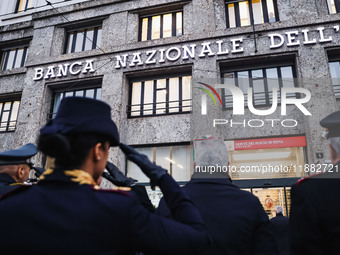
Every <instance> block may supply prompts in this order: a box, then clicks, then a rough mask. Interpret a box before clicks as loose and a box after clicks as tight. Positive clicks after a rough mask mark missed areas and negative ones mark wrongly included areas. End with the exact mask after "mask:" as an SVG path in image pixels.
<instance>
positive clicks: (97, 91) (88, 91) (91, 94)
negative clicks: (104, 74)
mask: <svg viewBox="0 0 340 255" xmlns="http://www.w3.org/2000/svg"><path fill="white" fill-rule="evenodd" d="M101 92H102V89H101V88H100V87H96V88H94V87H92V88H84V89H76V90H64V91H57V92H55V93H54V100H53V107H52V113H51V114H50V116H49V118H54V117H55V116H56V113H57V111H58V108H59V105H60V102H61V100H62V99H63V98H64V97H88V98H93V99H98V100H100V99H101Z"/></svg>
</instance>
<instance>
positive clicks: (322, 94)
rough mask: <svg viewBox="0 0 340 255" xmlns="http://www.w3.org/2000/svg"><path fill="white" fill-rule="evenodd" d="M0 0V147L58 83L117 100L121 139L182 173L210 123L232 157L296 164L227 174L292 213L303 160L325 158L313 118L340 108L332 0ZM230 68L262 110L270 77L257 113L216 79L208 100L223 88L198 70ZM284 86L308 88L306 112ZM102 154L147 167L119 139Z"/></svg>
mask: <svg viewBox="0 0 340 255" xmlns="http://www.w3.org/2000/svg"><path fill="white" fill-rule="evenodd" d="M0 9H1V11H0V15H1V16H0V51H1V70H0V103H1V107H2V108H1V112H0V114H1V115H0V116H1V126H0V132H1V133H0V141H1V143H2V144H3V149H9V148H14V147H18V146H20V145H22V144H25V143H28V142H35V141H36V137H37V134H38V131H39V128H40V127H41V126H42V125H44V124H45V123H46V121H47V120H48V119H49V118H53V114H54V113H55V111H56V109H57V107H58V104H59V102H60V99H61V98H62V97H64V96H88V97H94V98H98V99H101V100H103V101H105V102H107V103H108V104H110V105H111V107H112V109H113V113H112V114H113V115H112V117H113V119H114V120H115V122H116V123H117V126H118V128H119V130H120V134H121V140H122V141H123V142H125V143H127V144H130V145H133V146H135V147H136V148H138V150H140V151H141V152H143V153H145V154H147V155H148V156H149V157H150V158H151V159H152V160H154V161H155V162H156V163H157V164H160V165H162V166H164V167H166V168H167V169H168V170H169V172H170V173H171V174H172V175H173V176H174V177H175V179H176V180H178V181H180V182H185V181H188V180H189V179H190V175H191V173H192V171H193V170H192V153H193V152H192V146H193V145H194V144H193V143H192V141H193V140H194V139H198V138H202V137H203V136H204V135H207V134H209V135H213V136H215V137H218V138H221V139H223V140H225V141H226V144H227V146H228V148H229V150H230V153H229V159H230V161H231V165H233V166H235V168H236V169H237V170H239V169H240V167H241V166H242V165H248V166H251V165H256V166H260V168H261V167H262V166H263V165H267V166H269V165H271V164H272V165H273V166H280V165H282V164H283V165H284V166H290V168H289V169H288V170H287V171H288V173H287V172H280V173H270V174H268V173H267V174H266V175H261V174H254V173H245V174H242V173H235V174H232V177H233V179H235V183H237V184H238V185H239V186H240V187H242V188H244V189H249V190H250V191H251V192H253V193H254V194H256V195H258V196H259V197H260V200H261V202H262V203H263V205H264V207H265V209H266V210H267V212H268V214H272V213H273V208H274V207H275V205H276V204H281V205H283V206H285V207H286V208H287V213H288V208H289V192H288V190H289V186H290V185H291V184H292V183H293V182H295V181H296V179H297V178H299V177H301V176H304V175H306V174H307V173H305V172H304V171H303V170H304V169H303V168H304V166H305V165H306V167H310V166H311V165H313V164H315V165H317V164H319V165H321V164H328V163H329V161H328V160H327V159H329V153H328V148H327V141H326V140H325V139H322V138H321V136H322V133H323V130H322V128H321V127H320V126H319V124H318V123H319V121H320V119H321V118H322V117H324V116H326V115H327V114H329V113H331V112H333V111H335V110H337V109H338V108H339V102H338V101H337V99H338V98H340V94H339V91H338V89H337V88H339V87H338V86H339V85H340V81H339V79H337V78H340V64H339V60H340V54H339V52H340V51H339V49H340V47H339V46H340V31H339V30H340V22H339V20H340V16H339V15H340V14H338V13H339V12H340V2H339V1H338V0H312V1H300V0H249V1H248V0H235V1H229V0H226V1H225V0H147V1H146V0H145V1H140V0H127V1H123V0H98V1H80V0H71V1H57V0H55V1H49V2H48V1H43V0H18V1H10V0H4V1H2V2H1V3H0ZM228 82H229V84H230V82H231V83H233V84H232V85H236V86H238V87H239V88H240V89H241V90H242V92H243V93H244V95H245V98H247V93H248V94H250V92H248V90H247V89H248V88H249V87H250V88H252V89H253V92H254V95H253V97H251V98H252V99H253V105H254V106H255V108H256V109H258V110H265V109H269V108H270V106H271V104H272V102H273V99H274V97H275V94H273V93H272V92H271V91H272V88H276V89H277V90H278V91H279V95H280V97H278V108H277V110H276V111H274V112H272V113H270V114H269V115H266V116H263V115H262V116H261V115H259V114H256V112H255V111H251V110H250V107H249V100H248V101H247V99H245V106H246V107H245V109H244V114H243V115H237V114H235V112H233V110H234V111H235V106H234V108H232V106H233V100H232V99H234V101H235V98H233V97H231V96H232V95H231V94H230V92H228V89H225V88H217V87H216V91H217V94H218V95H220V97H221V103H220V104H221V106H219V107H220V108H218V110H216V109H217V108H216V107H217V106H216V105H215V104H214V102H213V99H212V98H210V96H208V97H207V96H205V97H204V96H203V95H207V94H206V91H208V92H210V94H211V95H212V96H213V97H214V98H216V101H217V102H216V103H217V105H218V104H219V101H218V100H217V95H216V94H215V95H214V94H213V92H212V90H211V89H210V88H208V87H207V86H205V85H202V83H204V84H211V85H216V84H223V83H228ZM198 88H200V89H198ZM291 88H303V89H306V90H308V91H309V92H310V93H311V98H310V100H306V102H304V103H303V106H304V107H305V109H306V110H307V111H308V112H309V113H311V115H308V114H306V112H303V111H302V110H301V109H302V108H303V107H301V108H299V107H297V105H294V104H288V105H287V107H286V113H285V114H284V113H283V112H282V103H283V101H281V99H282V98H283V96H284V95H285V96H286V97H287V98H290V99H302V98H303V97H304V96H307V95H306V93H303V91H295V92H299V93H295V92H294V91H293V90H290V89H291ZM203 89H205V90H206V91H204V90H203ZM284 89H287V91H288V92H285V93H286V94H284ZM292 91H293V92H292ZM303 94H304V95H303ZM202 100H206V101H207V103H206V105H207V109H206V110H207V112H208V114H204V113H203V110H202V108H203V102H205V101H202ZM300 102H302V101H300ZM214 121H215V122H214ZM218 121H219V124H218V125H216V126H215V127H213V123H215V124H216V122H218ZM231 121H234V126H232V125H230V122H231ZM235 123H236V124H235ZM237 123H238V124H237ZM36 160H37V162H40V161H42V158H41V156H38V157H37V159H36ZM110 160H111V161H113V162H114V163H116V164H117V165H118V166H119V167H120V169H125V171H126V172H127V174H128V175H133V176H134V177H137V179H139V181H140V182H141V183H143V182H146V181H147V180H146V179H145V178H144V177H143V176H142V175H141V174H139V172H138V170H137V169H136V167H135V166H134V165H132V164H131V163H127V162H126V159H125V157H124V155H123V154H122V153H121V152H119V150H118V149H112V151H111V154H110ZM282 162H283V163H282ZM38 164H39V163H38ZM293 165H294V166H295V167H297V168H299V166H300V167H302V169H300V170H296V169H295V171H293V170H294V169H293V170H292V166H293ZM153 195H154V194H153ZM154 196H156V195H154Z"/></svg>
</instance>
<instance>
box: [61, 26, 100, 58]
mask: <svg viewBox="0 0 340 255" xmlns="http://www.w3.org/2000/svg"><path fill="white" fill-rule="evenodd" d="M101 37H102V27H101V26H96V27H88V28H83V29H77V30H69V31H67V34H66V43H65V51H64V53H73V52H80V51H87V50H94V49H96V48H98V47H100V45H101Z"/></svg>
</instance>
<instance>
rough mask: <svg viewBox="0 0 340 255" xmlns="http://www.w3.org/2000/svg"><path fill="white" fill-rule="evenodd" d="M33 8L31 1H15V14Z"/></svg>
mask: <svg viewBox="0 0 340 255" xmlns="http://www.w3.org/2000/svg"><path fill="white" fill-rule="evenodd" d="M31 8H33V0H17V4H16V7H15V13H18V12H22V11H26V10H28V9H31Z"/></svg>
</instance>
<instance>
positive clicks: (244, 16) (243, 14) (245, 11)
mask: <svg viewBox="0 0 340 255" xmlns="http://www.w3.org/2000/svg"><path fill="white" fill-rule="evenodd" d="M239 7H240V19H241V26H248V25H250V15H249V4H248V2H240V3H239Z"/></svg>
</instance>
